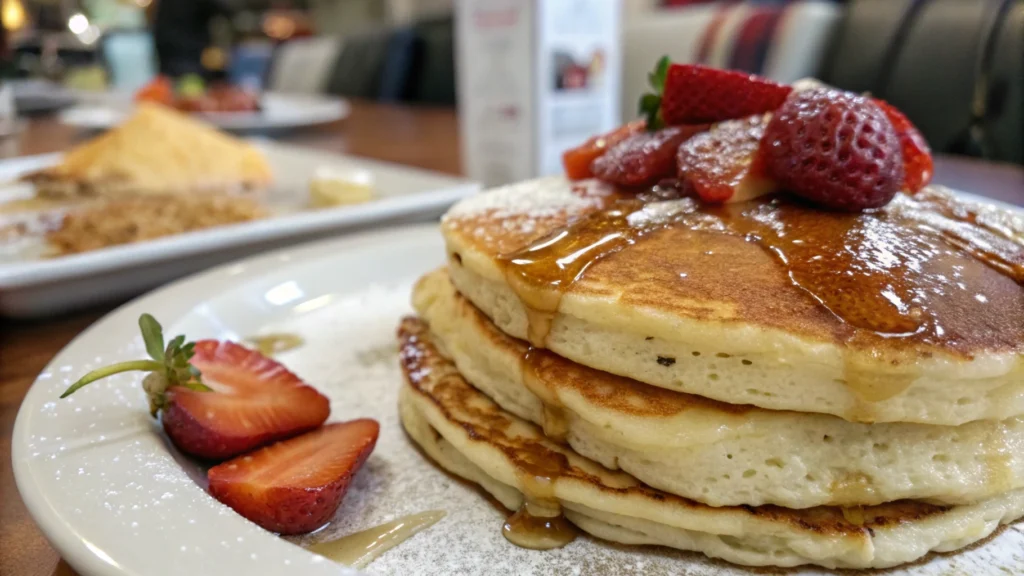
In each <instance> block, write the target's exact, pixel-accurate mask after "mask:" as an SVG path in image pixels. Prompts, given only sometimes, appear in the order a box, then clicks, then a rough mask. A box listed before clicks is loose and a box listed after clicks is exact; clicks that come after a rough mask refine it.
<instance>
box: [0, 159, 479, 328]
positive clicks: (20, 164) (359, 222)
mask: <svg viewBox="0 0 1024 576" xmlns="http://www.w3.org/2000/svg"><path fill="white" fill-rule="evenodd" d="M254 142H255V143H256V144H257V145H258V146H259V147H260V148H261V149H263V150H264V152H265V153H266V156H267V158H268V160H269V161H270V164H271V167H272V169H273V171H274V180H275V181H274V185H273V187H272V188H271V190H270V191H269V193H268V195H267V202H268V204H270V205H271V207H272V208H273V209H274V211H275V212H276V213H278V215H276V216H274V217H271V218H266V219H263V220H258V221H255V222H247V223H243V224H237V225H231V226H221V227H217V228H211V229H208V230H202V231H198V232H192V233H188V234H178V235H175V236H169V237H165V238H158V239H156V240H152V241H149V242H143V243H139V244H130V245H124V246H114V247H111V248H105V249H102V250H96V251H93V252H87V253H83V254H76V255H72V256H64V257H60V258H51V259H39V258H31V257H28V256H25V255H24V252H25V251H22V253H20V254H19V253H13V254H10V253H9V254H6V255H5V254H4V253H3V252H2V251H0V316H15V317H32V316H41V315H48V314H56V313H58V312H64V311H67V310H71V309H74V308H80V307H82V306H86V305H89V304H95V303H98V302H101V301H103V300H114V299H117V298H123V297H125V296H130V295H133V294H138V293H140V292H142V291H143V290H146V289H148V288H151V287H153V286H158V285H160V284H163V283H165V282H167V281H168V280H171V279H174V278H179V277H181V276H183V275H185V274H188V273H191V272H195V271H198V270H202V269H204V268H208V267H210V266H212V265H215V264H219V263H222V262H227V261H229V260H234V259H237V258H240V257H242V256H246V255H249V254H258V253H261V252H266V251H267V250H268V249H271V248H277V247H281V246H285V245H290V244H295V243H297V242H299V241H305V240H310V239H313V238H318V237H324V236H328V235H332V234H337V233H339V232H345V231H351V230H356V229H360V228H366V227H369V226H374V225H380V224H382V223H395V222H409V221H421V222H422V221H426V220H430V219H434V218H437V217H438V216H439V215H441V214H442V213H443V212H444V211H445V210H446V209H447V207H448V206H450V205H451V204H452V203H454V202H455V201H457V200H459V199H460V198H463V197H465V196H467V195H470V194H473V193H475V192H477V191H478V190H479V185H477V184H475V183H472V182H470V181H468V180H464V179H461V178H457V177H454V176H448V175H445V174H440V173H437V172H430V171H426V170H420V169H416V168H410V167H406V166H399V165H396V164H388V163H384V162H377V161H373V160H367V159H362V158H355V157H352V156H341V155H337V154H330V153H326V152H320V151H316V150H311V149H307V148H300V147H296V146H288V145H284V144H276V143H272V142H270V141H267V140H255V141H254ZM59 157H60V156H59V155H57V154H47V155H43V156H32V157H26V158H17V159H14V160H9V161H6V162H0V182H9V181H11V180H13V179H14V178H17V177H18V176H19V175H20V174H23V173H25V172H29V171H32V170H38V169H39V168H42V167H44V166H47V165H50V164H53V163H55V162H57V161H58V160H59ZM321 167H329V168H330V169H332V170H342V171H354V170H361V171H367V172H369V173H370V174H371V175H372V177H373V179H374V187H375V190H376V193H377V195H378V197H377V198H376V199H375V200H373V201H371V202H368V203H365V204H359V205H354V206H344V207H338V208H332V209H326V210H316V211H298V210H299V209H300V208H302V207H304V206H305V205H306V203H307V201H308V198H309V179H310V177H311V175H312V174H313V173H314V172H315V171H316V170H317V169H318V168H321ZM24 188H26V186H24V185H22V186H21V187H20V188H19V187H17V186H16V187H13V188H12V187H8V188H7V189H6V190H0V199H2V197H3V195H5V194H6V195H8V196H18V195H22V196H24V195H26V194H27V195H31V188H28V189H27V190H26V189H24Z"/></svg>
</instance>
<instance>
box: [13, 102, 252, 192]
mask: <svg viewBox="0 0 1024 576" xmlns="http://www.w3.org/2000/svg"><path fill="white" fill-rule="evenodd" d="M271 178H272V176H271V170H270V166H269V164H268V163H267V160H266V158H264V157H263V154H262V153H261V152H260V151H259V150H257V149H256V148H255V147H253V146H251V145H250V144H248V143H247V142H245V141H243V140H240V139H238V138H235V137H232V136H230V135H227V134H224V133H222V132H220V131H218V130H216V129H215V128H213V127H211V126H209V125H206V124H204V123H202V122H200V121H198V120H195V119H193V118H190V117H189V116H188V115H186V114H183V113H180V112H177V111H175V110H172V109H170V108H166V107H164V106H160V105H158V104H150V103H143V104H140V105H139V107H138V109H137V110H136V111H135V113H134V114H132V116H131V117H130V118H128V120H126V121H125V122H124V123H123V124H121V125H120V126H118V127H117V128H115V129H113V130H110V131H109V132H106V133H104V134H102V135H100V136H98V137H96V138H93V139H92V140H89V141H88V142H86V143H84V144H82V145H80V146H78V147H76V148H74V149H72V150H71V151H70V152H68V153H67V154H66V155H65V157H64V160H63V161H62V162H61V163H60V164H58V165H56V166H53V167H50V168H46V169H44V170H41V171H39V172H35V173H33V174H30V175H28V176H26V177H25V179H26V180H28V181H30V182H32V183H34V184H35V185H36V188H37V194H38V195H39V196H40V197H49V198H67V199H86V198H100V199H111V198H121V197H125V196H152V195H169V194H189V193H199V192H244V191H249V190H256V189H260V188H263V187H265V186H266V185H268V184H269V183H270V181H271Z"/></svg>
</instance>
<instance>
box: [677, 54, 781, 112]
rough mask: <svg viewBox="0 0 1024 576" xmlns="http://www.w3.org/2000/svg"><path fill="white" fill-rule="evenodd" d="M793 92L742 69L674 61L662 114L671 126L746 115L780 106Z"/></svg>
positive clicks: (768, 110) (769, 110)
mask: <svg viewBox="0 0 1024 576" xmlns="http://www.w3.org/2000/svg"><path fill="white" fill-rule="evenodd" d="M791 91H792V88H791V87H789V86H783V85H782V84H777V83H775V82H772V81H771V80H767V79H765V78H760V77H758V76H751V75H749V74H744V73H741V72H733V71H729V70H718V69H716V68H708V67H707V66H700V65H697V64H673V65H672V66H670V67H669V69H668V75H667V76H666V78H665V90H664V92H663V93H662V95H661V116H662V118H663V119H664V121H665V124H667V125H669V126H672V125H676V124H698V123H704V122H718V121H721V120H733V119H736V118H746V117H747V116H752V115H754V114H763V113H765V112H771V111H773V110H775V109H777V108H778V107H779V106H781V105H782V103H783V102H784V101H785V100H786V96H788V95H789V93H790V92H791Z"/></svg>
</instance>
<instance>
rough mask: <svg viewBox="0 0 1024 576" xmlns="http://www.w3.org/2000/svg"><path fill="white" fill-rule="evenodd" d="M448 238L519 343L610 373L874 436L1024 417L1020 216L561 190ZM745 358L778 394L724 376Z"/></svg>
mask: <svg viewBox="0 0 1024 576" xmlns="http://www.w3.org/2000/svg"><path fill="white" fill-rule="evenodd" d="M442 230H443V233H444V235H445V239H446V243H447V246H448V252H449V257H450V260H451V268H452V271H451V275H452V280H453V282H454V283H455V285H456V286H457V288H458V289H459V291H460V292H462V293H463V294H464V295H465V296H466V297H468V298H469V299H470V300H472V301H473V302H474V304H476V305H477V306H478V307H479V308H480V309H481V310H483V311H484V313H486V314H487V315H488V316H489V317H491V318H492V319H493V320H494V321H495V324H496V325H497V326H498V327H499V328H501V329H502V330H503V331H505V332H507V333H508V334H510V335H512V336H514V337H517V338H520V339H525V340H529V341H530V342H531V343H532V344H533V345H535V346H538V347H545V348H548V349H551V350H552V351H554V352H556V353H558V354H560V355H562V356H565V357H567V358H570V359H572V360H574V361H576V362H579V363H581V364H584V365H587V366H590V367H593V368H598V369H601V370H605V371H608V372H613V373H616V374H619V375H622V376H627V377H631V378H634V379H637V380H640V381H643V382H646V383H649V384H653V385H655V386H660V387H664V388H668V389H673V390H681V391H685V392H689V393H694V394H700V395H703V396H707V397H710V398H714V399H717V400H721V401H724V402H729V403H734V404H754V405H757V406H761V407H765V408H772V409H787V410H797V411H804V412H819V413H827V414H834V415H837V416H840V417H842V418H846V419H848V420H857V421H865V422H875V421H878V422H886V421H907V422H922V423H932V424H953V425H955V424H961V423H964V422H968V421H971V420H977V419H1003V418H1007V417H1012V416H1016V415H1020V414H1022V413H1024V360H1022V359H1021V358H1022V354H1024V287H1022V285H1021V282H1024V222H1022V219H1021V218H1020V217H1019V216H1017V215H1014V214H1011V213H1009V212H1007V211H1006V210H1000V209H997V208H992V207H988V208H985V207H979V206H971V205H967V204H964V203H961V202H959V201H957V200H956V199H955V198H954V197H953V196H952V195H950V194H946V193H943V192H940V191H935V190H929V191H925V192H923V193H921V194H919V195H918V196H917V197H915V198H909V197H906V196H898V197H897V199H896V200H895V201H894V202H893V203H891V204H890V205H889V206H887V207H886V208H885V209H882V210H878V211H874V212H865V213H857V214H846V213H834V212H825V211H821V210H818V209H816V208H814V207H811V206H809V205H806V204H802V203H800V202H798V201H796V200H792V199H789V198H787V197H785V196H779V197H774V198H762V199H757V200H754V201H751V202H747V203H740V204H732V205H727V206H722V207H714V208H711V207H707V206H702V205H699V204H698V203H697V202H695V201H693V200H690V199H688V198H684V199H678V193H677V192H674V191H673V190H656V191H655V192H654V193H647V194H645V195H642V196H640V199H638V197H637V196H636V195H629V196H626V195H624V194H623V193H620V192H617V191H614V190H611V189H610V188H608V187H607V186H606V185H603V184H600V183H596V182H591V181H588V182H583V183H576V184H572V183H569V182H567V181H565V180H564V179H562V178H549V179H543V180H537V181H532V182H524V183H520V184H515V185H512V186H509V187H505V188H501V189H497V190H493V191H490V192H487V193H484V194H482V195H479V196H477V197H474V198H470V199H467V200H464V201H463V202H461V203H459V204H458V205H456V206H455V207H454V208H453V209H452V210H451V211H450V212H449V213H448V215H447V216H446V217H445V220H444V224H443V227H442ZM659 356H660V357H663V358H671V359H674V360H675V363H674V364H673V365H672V366H668V367H665V366H660V367H659V365H658V364H657V363H656V358H657V357H659ZM682 358H693V360H692V361H689V362H681V361H680V360H681V359H682ZM744 360H746V361H748V362H751V363H753V364H754V365H757V366H758V370H759V372H758V377H759V378H761V380H758V381H757V382H754V383H753V385H747V383H745V382H744V381H743V379H742V378H740V379H735V380H728V379H724V378H723V373H722V372H723V369H721V366H726V367H732V366H733V365H736V364H740V363H741V362H743V361H744Z"/></svg>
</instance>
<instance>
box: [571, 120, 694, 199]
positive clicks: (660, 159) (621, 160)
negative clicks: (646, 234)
mask: <svg viewBox="0 0 1024 576" xmlns="http://www.w3.org/2000/svg"><path fill="white" fill-rule="evenodd" d="M704 130H707V126H706V125H700V126H670V127H668V128H663V129H661V130H658V131H657V132H640V133H639V134H634V135H632V136H630V137H628V138H626V139H625V140H623V141H621V142H619V143H618V144H616V145H614V146H612V147H611V148H609V149H608V152H606V153H605V154H604V155H603V156H600V157H598V158H597V159H595V160H594V162H593V163H591V165H590V169H591V171H592V172H593V174H594V176H596V177H597V178H600V179H601V180H604V181H605V182H611V183H613V184H619V185H620V186H650V185H653V184H657V183H658V181H659V180H661V179H663V178H668V177H671V176H673V175H674V174H675V156H676V150H678V149H679V145H680V144H682V143H683V142H685V141H686V139H688V138H689V137H691V136H693V135H694V134H696V133H698V132H703V131H704Z"/></svg>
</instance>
